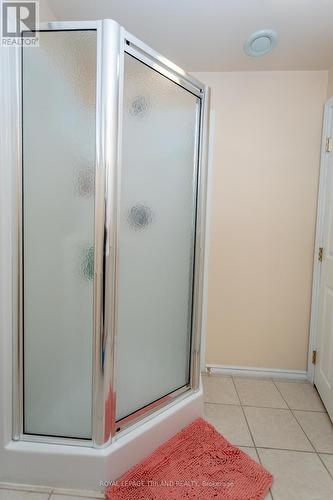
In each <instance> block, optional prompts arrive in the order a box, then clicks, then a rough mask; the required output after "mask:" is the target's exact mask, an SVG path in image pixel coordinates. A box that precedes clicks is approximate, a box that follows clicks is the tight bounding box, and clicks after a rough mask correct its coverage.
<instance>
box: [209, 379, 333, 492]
mask: <svg viewBox="0 0 333 500" xmlns="http://www.w3.org/2000/svg"><path fill="white" fill-rule="evenodd" d="M203 379H204V399H205V418H206V419H207V420H208V421H209V422H211V423H212V424H213V425H214V426H215V427H216V428H217V430H218V431H219V432H221V434H223V435H224V436H225V437H226V438H227V439H228V440H229V441H230V442H231V443H233V444H235V445H237V446H239V447H240V448H241V449H242V450H244V451H245V452H246V453H248V454H249V455H250V456H251V457H252V458H254V460H257V461H259V462H261V463H262V464H263V465H264V466H265V467H267V469H268V470H269V471H270V472H271V473H272V474H273V476H274V483H273V487H272V491H271V492H270V494H269V495H268V496H267V500H268V499H274V500H333V425H332V423H331V421H330V419H329V418H328V416H327V414H326V412H325V408H324V406H323V404H322V402H321V400H320V398H319V396H318V394H317V391H316V390H315V389H314V388H313V387H312V385H311V384H309V383H308V382H306V381H301V382H295V381H291V380H275V379H258V378H250V377H228V376H220V375H204V377H203Z"/></svg>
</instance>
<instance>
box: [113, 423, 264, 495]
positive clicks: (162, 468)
mask: <svg viewBox="0 0 333 500" xmlns="http://www.w3.org/2000/svg"><path fill="white" fill-rule="evenodd" d="M272 481H273V477H272V476H271V474H270V473H269V472H268V471H267V470H266V469H264V468H263V467H262V466H261V465H259V464H258V463H257V462H255V461H254V460H252V459H251V458H250V457H249V456H248V455H246V453H244V452H242V451H241V450H239V449H238V448H236V447H235V446H233V445H232V444H230V443H229V442H228V441H227V440H226V439H224V437H223V436H221V434H219V433H218V432H217V431H216V430H215V429H214V427H213V426H212V425H210V424H209V423H208V422H206V421H205V420H203V419H202V418H198V419H197V420H195V421H194V422H192V423H191V424H190V425H188V426H187V427H185V428H184V429H183V430H182V431H180V432H179V433H178V434H176V435H175V436H174V437H172V438H171V439H169V440H168V441H167V442H166V443H164V444H163V445H162V446H160V447H159V448H158V449H157V450H156V451H154V452H153V453H152V454H151V455H149V456H148V457H147V458H145V459H144V460H143V461H142V462H140V463H139V464H138V465H136V466H134V467H133V468H132V469H131V470H129V471H128V472H127V473H126V474H125V475H124V476H122V477H121V478H120V479H119V480H118V481H115V484H113V485H112V486H111V487H110V488H108V490H107V491H106V496H107V498H108V499H109V500H120V499H121V500H164V499H166V500H180V499H184V498H185V499H200V500H210V499H215V500H222V499H223V500H261V499H263V498H264V497H265V495H266V494H267V492H268V490H269V488H270V486H271V484H272Z"/></svg>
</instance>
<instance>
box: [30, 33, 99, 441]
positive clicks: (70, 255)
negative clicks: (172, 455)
mask: <svg viewBox="0 0 333 500" xmlns="http://www.w3.org/2000/svg"><path fill="white" fill-rule="evenodd" d="M95 74H96V33H95V32H94V31H82V32H80V31H73V32H71V31H66V32H65V31H63V32H43V33H40V47H39V48H26V49H24V52H23V228H24V238H23V243H24V251H23V257H24V287H23V288H24V290H23V295H24V431H25V432H26V433H32V434H48V435H55V436H69V437H80V438H90V437H91V409H92V408H91V406H92V397H91V392H92V336H93V271H94V269H93V258H94V164H95V87H96V85H95Z"/></svg>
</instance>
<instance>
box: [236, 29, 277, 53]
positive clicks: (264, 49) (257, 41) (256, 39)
mask: <svg viewBox="0 0 333 500" xmlns="http://www.w3.org/2000/svg"><path fill="white" fill-rule="evenodd" d="M276 43H277V37H276V33H275V31H273V30H260V31H256V32H255V33H252V35H250V36H249V38H248V39H247V41H246V42H245V44H244V51H245V53H246V54H247V55H248V56H251V57H260V56H263V55H265V54H268V52H270V51H271V50H272V49H273V48H274V47H275V45H276Z"/></svg>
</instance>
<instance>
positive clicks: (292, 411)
mask: <svg viewBox="0 0 333 500" xmlns="http://www.w3.org/2000/svg"><path fill="white" fill-rule="evenodd" d="M273 383H274V385H275V387H276V388H277V390H278V391H279V393H280V394H281V397H282V398H283V399H284V401H285V402H286V404H287V406H288V408H289V409H290V411H291V414H292V416H293V417H294V419H295V420H296V422H297V423H298V425H299V426H300V428H301V429H302V431H303V432H304V434H305V435H306V437H307V439H308V441H309V443H310V444H311V446H312V447H313V449H314V452H315V454H316V455H317V457H318V459H319V460H320V462H321V463H322V464H323V466H324V468H325V469H326V470H327V472H328V474H329V476H330V477H331V479H332V480H333V475H332V474H331V472H330V471H329V470H328V468H327V467H326V464H325V462H324V461H323V460H322V458H321V456H320V454H319V452H318V451H317V450H316V448H315V445H314V444H313V443H312V441H311V440H310V438H309V437H308V435H307V433H306V432H305V430H304V428H303V426H302V424H301V423H300V422H299V420H298V419H297V416H296V415H295V413H294V412H295V411H305V410H293V409H292V408H290V406H289V405H288V403H287V401H286V400H285V398H284V397H283V395H282V393H281V391H280V390H279V388H278V386H277V385H276V383H275V382H274V380H273ZM317 393H318V391H317ZM320 413H324V412H320ZM325 413H327V412H326V411H325Z"/></svg>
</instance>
